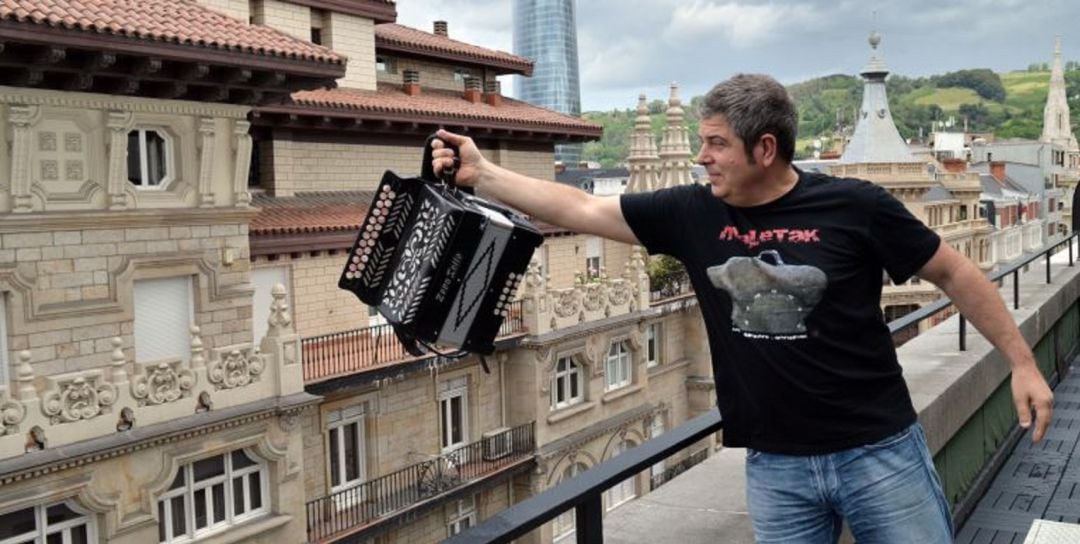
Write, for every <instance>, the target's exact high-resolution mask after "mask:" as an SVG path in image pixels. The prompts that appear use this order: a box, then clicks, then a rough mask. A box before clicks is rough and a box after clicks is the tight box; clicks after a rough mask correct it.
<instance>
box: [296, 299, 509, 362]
mask: <svg viewBox="0 0 1080 544" xmlns="http://www.w3.org/2000/svg"><path fill="white" fill-rule="evenodd" d="M521 310H522V309H521V301H520V300H519V301H516V302H513V303H511V305H510V311H509V313H508V314H507V317H506V319H504V320H503V324H502V327H501V328H500V329H499V335H498V336H499V337H504V336H510V335H513V334H519V333H523V332H525V326H524V322H523V320H522V313H521ZM300 349H301V351H302V352H303V360H304V382H305V383H311V382H317V381H321V380H324V379H328V378H333V377H336V376H344V375H348V374H354V373H356V372H362V371H364V370H367V369H370V368H374V367H378V366H382V365H386V364H388V363H395V362H399V361H406V360H411V359H415V358H416V357H413V356H412V355H409V353H408V352H406V351H405V350H404V349H403V348H402V347H401V342H398V339H397V336H395V335H394V330H393V328H392V327H391V326H390V325H385V324H384V325H373V326H370V327H364V328H362V329H355V330H351V331H344V332H335V333H330V334H323V335H320V336H313V337H310V338H304V339H303V340H301V341H300Z"/></svg>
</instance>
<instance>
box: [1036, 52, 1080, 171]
mask: <svg viewBox="0 0 1080 544" xmlns="http://www.w3.org/2000/svg"><path fill="white" fill-rule="evenodd" d="M1039 140H1040V141H1043V142H1050V143H1057V144H1060V145H1063V146H1065V147H1067V148H1068V149H1069V150H1076V149H1077V143H1076V136H1074V135H1073V132H1072V124H1071V123H1070V122H1069V102H1068V101H1067V100H1066V97H1065V71H1064V70H1063V69H1062V66H1061V36H1056V37H1054V64H1053V65H1052V67H1051V69H1050V92H1049V93H1047V96H1046V107H1045V109H1043V130H1042V136H1041V137H1039Z"/></svg>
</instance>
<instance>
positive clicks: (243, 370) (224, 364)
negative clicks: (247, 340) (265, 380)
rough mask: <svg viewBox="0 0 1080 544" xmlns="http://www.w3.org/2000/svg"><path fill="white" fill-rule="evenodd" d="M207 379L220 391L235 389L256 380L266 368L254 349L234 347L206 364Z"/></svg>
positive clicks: (261, 357)
mask: <svg viewBox="0 0 1080 544" xmlns="http://www.w3.org/2000/svg"><path fill="white" fill-rule="evenodd" d="M207 367H208V373H207V379H208V380H210V383H212V384H214V387H215V388H216V389H217V390H218V391H220V390H222V389H236V388H237V387H243V386H245V385H248V384H250V383H252V382H255V381H258V379H259V375H260V374H262V373H263V370H265V368H266V362H265V361H264V360H263V356H262V355H261V354H260V353H259V352H258V351H256V350H254V349H251V348H248V349H243V350H240V349H234V350H232V351H229V352H228V353H227V354H225V355H224V356H223V357H221V358H220V359H218V360H215V361H211V362H210V363H209V364H208V365H207Z"/></svg>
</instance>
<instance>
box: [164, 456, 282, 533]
mask: <svg viewBox="0 0 1080 544" xmlns="http://www.w3.org/2000/svg"><path fill="white" fill-rule="evenodd" d="M268 474H269V471H268V470H267V468H266V465H265V464H264V463H262V462H260V461H259V460H257V458H256V457H255V456H254V455H252V454H250V453H248V452H247V451H245V450H235V451H231V452H229V453H226V454H222V455H215V456H213V457H207V458H206V459H201V460H199V461H195V462H194V463H189V464H187V465H183V466H181V467H180V470H179V471H177V473H176V478H174V479H173V482H172V485H170V486H169V489H168V490H167V491H166V492H165V494H164V495H162V496H161V499H159V500H158V541H159V542H162V543H174V542H191V541H193V540H195V539H198V538H202V537H204V536H206V535H210V534H213V533H218V532H222V531H225V530H227V529H228V528H229V527H230V526H232V525H234V524H237V523H241V522H243V521H246V520H248V519H251V518H254V517H257V516H260V515H263V514H265V513H267V512H269V511H270V508H269V505H268V503H269V493H268V491H267V487H268V486H267V477H268Z"/></svg>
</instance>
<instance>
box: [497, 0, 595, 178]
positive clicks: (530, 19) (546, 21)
mask: <svg viewBox="0 0 1080 544" xmlns="http://www.w3.org/2000/svg"><path fill="white" fill-rule="evenodd" d="M514 54H515V55H520V56H522V57H526V58H529V59H532V60H533V62H534V65H533V76H532V77H517V78H516V81H515V83H514V95H515V96H516V97H517V98H518V99H519V100H524V101H525V102H528V103H530V104H534V105H537V106H540V107H543V108H547V109H550V110H554V111H557V112H560V113H565V114H568V115H573V116H574V117H579V116H581V86H580V84H579V83H578V53H577V22H576V20H575V17H574V0H514ZM581 149H582V146H581V144H569V145H560V146H556V147H555V160H559V161H563V163H565V164H568V165H571V166H573V165H576V164H577V163H578V161H580V160H581Z"/></svg>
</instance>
